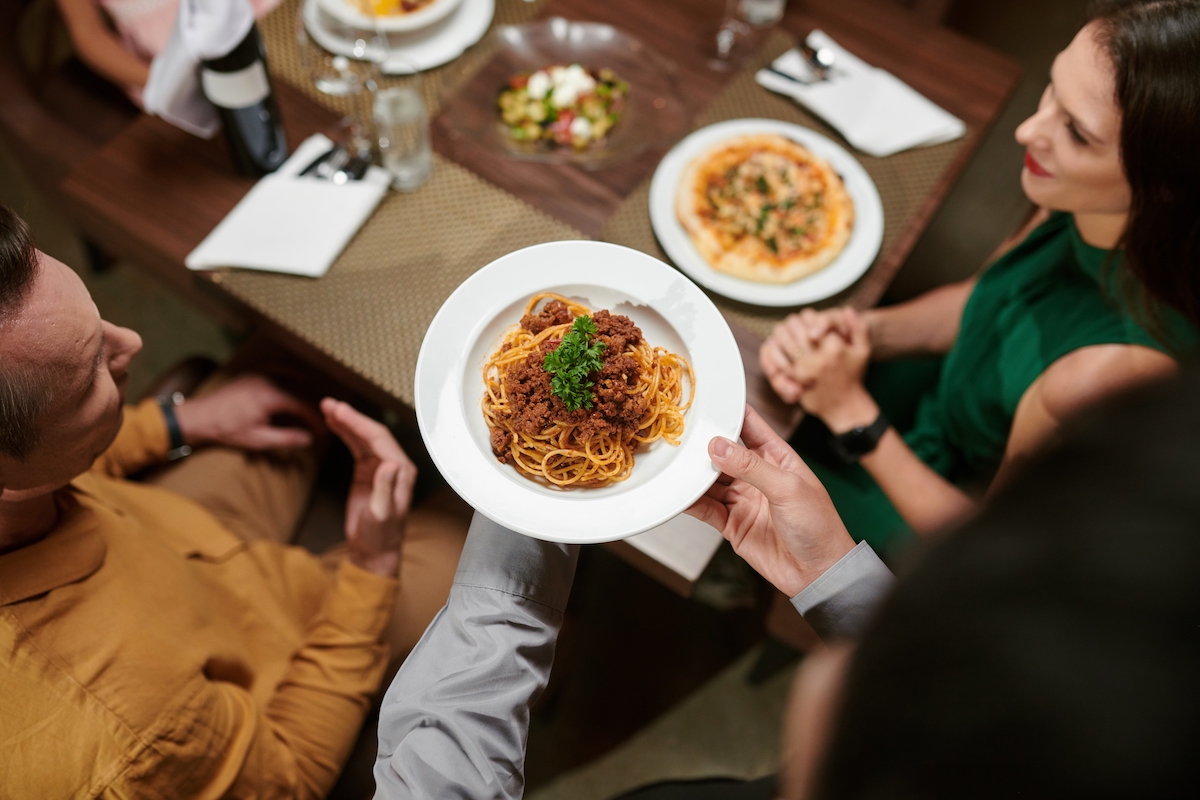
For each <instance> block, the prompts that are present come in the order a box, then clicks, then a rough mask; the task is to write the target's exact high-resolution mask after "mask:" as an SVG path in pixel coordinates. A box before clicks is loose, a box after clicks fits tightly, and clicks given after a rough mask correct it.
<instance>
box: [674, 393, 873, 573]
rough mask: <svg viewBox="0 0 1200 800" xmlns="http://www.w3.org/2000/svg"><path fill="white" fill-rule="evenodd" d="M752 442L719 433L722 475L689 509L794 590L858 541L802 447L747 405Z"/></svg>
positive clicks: (715, 448) (715, 452)
mask: <svg viewBox="0 0 1200 800" xmlns="http://www.w3.org/2000/svg"><path fill="white" fill-rule="evenodd" d="M742 440H743V441H744V442H745V443H746V444H747V446H748V449H747V447H742V446H741V445H739V444H737V443H736V442H731V441H729V440H728V439H724V438H721V437H717V438H715V439H713V440H712V441H711V442H710V443H709V445H708V453H709V456H710V457H711V458H712V460H713V464H715V465H716V466H717V468H718V469H720V470H721V472H722V475H721V477H720V478H718V479H717V482H716V483H715V484H713V486H712V488H710V489H709V490H708V492H707V493H706V494H705V495H704V497H701V498H700V499H699V500H697V501H696V503H695V505H693V506H692V507H691V508H689V509H688V512H687V513H689V514H691V515H692V516H693V517H696V518H697V519H699V520H701V521H703V522H707V523H708V524H709V525H712V526H713V527H714V528H716V529H717V530H719V531H720V532H721V534H722V535H723V536H724V537H725V538H726V539H728V540H729V542H730V544H732V545H733V550H734V552H736V553H737V554H738V555H739V556H741V557H742V558H744V559H745V560H746V562H747V563H748V564H749V565H750V566H752V567H754V569H755V570H756V571H757V572H758V573H759V574H760V575H762V576H763V577H764V578H766V579H767V580H768V581H770V582H771V583H772V584H774V586H775V587H776V588H777V589H779V590H780V591H781V592H783V593H784V594H786V595H787V596H788V597H795V596H796V595H798V594H799V593H800V592H801V591H802V590H803V589H804V588H805V587H807V586H808V585H809V584H810V583H812V582H813V581H814V580H816V579H817V578H818V577H819V576H820V575H821V574H822V573H823V572H825V570H827V569H829V568H830V567H831V566H833V565H834V564H835V563H837V561H838V559H840V558H841V557H842V556H844V555H845V554H846V553H848V552H850V550H851V549H852V548H853V547H854V540H853V539H851V538H850V534H849V533H847V531H846V526H845V525H844V524H843V523H842V520H841V517H839V516H838V513H837V510H836V509H834V507H833V501H831V500H830V499H829V494H828V493H827V492H826V491H825V487H824V486H822V485H821V482H820V481H819V480H817V476H816V475H814V474H813V473H812V470H810V469H809V468H808V467H807V466H806V465H805V463H804V462H803V461H801V460H800V456H798V455H796V451H794V450H792V448H791V447H789V446H788V444H787V442H785V441H783V440H782V439H780V438H779V436H777V435H776V434H775V431H773V430H771V427H770V426H769V425H767V423H766V422H764V421H763V419H762V417H760V416H759V415H758V414H757V413H755V412H754V410H753V409H751V408H750V407H749V406H747V407H746V421H745V424H744V425H743V426H742Z"/></svg>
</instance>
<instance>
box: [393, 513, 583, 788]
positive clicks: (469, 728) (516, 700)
mask: <svg viewBox="0 0 1200 800" xmlns="http://www.w3.org/2000/svg"><path fill="white" fill-rule="evenodd" d="M578 556H579V548H578V546H567V545H561V544H552V543H550V542H542V541H538V540H536V539H531V538H529V537H527V536H522V535H520V534H518V533H513V532H512V531H510V530H507V529H505V528H502V527H501V526H499V525H497V524H496V523H494V522H492V521H491V520H489V519H487V518H486V517H483V516H482V515H480V514H476V515H475V518H474V519H473V520H472V521H471V530H470V533H469V534H468V535H467V543H466V545H465V547H464V548H463V554H462V559H461V560H460V561H459V565H458V572H457V573H456V574H455V576H454V585H453V586H452V587H451V589H450V597H449V599H448V600H447V602H446V607H445V608H443V609H442V610H441V611H440V612H439V613H438V615H437V616H436V617H434V620H433V622H432V623H431V624H430V626H429V628H428V630H426V631H425V635H424V636H423V637H421V641H420V642H418V643H417V646H416V647H415V648H414V649H413V651H412V653H411V654H410V655H409V656H408V659H407V660H406V661H405V662H404V666H402V667H401V668H400V672H399V673H398V674H397V675H396V678H395V680H393V681H392V685H391V686H390V687H389V688H388V691H387V694H386V695H385V696H384V699H383V707H382V709H381V710H380V717H379V754H378V756H377V757H376V761H375V785H376V790H375V797H376V798H380V799H381V800H408V798H470V800H492V799H493V798H494V799H495V800H508V798H519V797H521V795H522V793H523V792H524V788H525V774H524V773H525V744H526V737H527V734H528V731H529V709H530V707H531V706H532V705H533V703H534V701H535V700H537V697H538V695H540V694H541V692H542V690H543V689H545V688H546V681H547V680H548V679H549V676H550V667H551V664H552V663H553V661H554V644H555V641H556V639H557V638H558V632H559V628H560V627H561V626H562V616H563V610H564V609H565V608H566V604H567V597H568V595H569V594H570V592H571V582H572V581H573V580H574V577H575V562H576V560H577V559H578Z"/></svg>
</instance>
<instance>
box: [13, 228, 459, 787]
mask: <svg viewBox="0 0 1200 800" xmlns="http://www.w3.org/2000/svg"><path fill="white" fill-rule="evenodd" d="M140 348H141V339H140V338H139V337H138V335H137V334H136V333H134V332H133V331H130V330H127V329H124V328H120V327H117V326H115V325H112V324H110V323H107V322H105V321H103V320H102V319H101V318H100V315H99V313H98V312H97V310H96V307H95V305H94V304H93V303H92V301H91V297H90V296H89V295H88V292H87V289H86V288H84V285H83V283H82V282H81V281H80V280H79V278H78V276H76V275H75V273H74V272H72V271H71V270H70V269H69V268H68V267H66V266H65V265H63V264H62V263H60V262H58V261H56V260H55V259H53V258H50V257H49V256H46V255H45V254H42V253H39V252H38V251H37V250H35V249H34V248H33V245H32V243H31V242H30V239H29V235H28V232H27V230H26V228H25V225H24V223H23V222H22V221H21V220H20V218H18V217H17V216H16V215H15V214H13V213H12V212H11V211H10V210H9V209H7V208H5V207H3V206H0V742H3V743H4V747H3V748H0V797H14V798H15V797H29V798H35V797H47V798H49V797H54V798H58V797H114V798H115V797H122V798H123V797H164V798H183V797H226V796H228V797H256V798H276V797H278V798H285V797H286V798H297V797H322V796H324V795H325V794H326V793H327V792H328V790H329V789H330V787H331V786H332V785H333V783H334V781H335V779H336V778H337V776H338V773H339V771H340V770H341V767H342V765H343V763H344V761H345V759H346V757H347V755H348V754H349V752H350V749H351V746H352V745H353V743H354V741H355V738H356V735H357V733H358V730H359V727H360V726H361V724H362V721H363V718H364V716H365V714H366V712H367V710H368V708H369V706H370V704H371V702H372V697H373V695H374V694H375V693H376V691H377V690H378V689H379V685H380V682H381V680H382V678H383V676H384V673H385V669H386V667H387V664H388V650H389V642H388V639H389V635H388V628H389V619H390V618H391V617H392V610H393V605H394V604H395V602H396V598H397V596H398V595H399V596H401V597H402V598H407V597H408V595H409V594H410V592H409V587H408V586H407V583H408V582H409V581H408V578H409V577H411V578H412V581H411V582H412V583H413V584H415V585H422V586H423V587H424V588H425V589H427V591H426V592H425V594H426V595H430V594H433V595H436V597H433V598H432V599H431V598H430V597H428V596H427V597H422V598H420V599H419V601H418V599H414V600H413V602H412V603H411V604H408V605H411V606H413V607H416V608H417V609H418V612H417V615H418V616H424V619H421V620H416V619H408V620H407V622H406V626H407V628H408V629H410V630H411V629H418V630H419V629H423V628H424V625H425V623H427V622H428V619H429V618H430V617H432V615H433V613H435V611H436V609H437V608H438V607H440V606H441V605H442V604H443V603H444V601H445V597H446V593H447V592H448V590H449V586H450V580H451V577H452V574H453V570H454V564H455V562H456V561H457V555H458V552H459V549H461V543H462V538H463V536H464V535H465V524H464V523H460V522H459V521H458V520H456V519H453V518H452V517H450V516H449V515H441V516H438V515H437V514H431V513H424V514H423V513H422V512H420V511H418V512H414V513H412V514H409V501H410V498H411V491H412V485H413V480H414V478H415V472H416V470H415V467H414V466H413V464H412V462H411V461H410V460H409V459H408V457H407V456H406V455H405V454H404V452H403V450H402V449H401V448H400V446H399V445H398V444H397V443H396V441H395V440H394V439H393V438H392V436H391V435H390V433H389V432H388V431H387V429H386V428H385V427H384V426H382V425H380V424H379V423H377V422H374V421H373V420H370V419H368V418H366V417H364V416H362V415H360V414H358V413H357V412H356V411H354V410H353V409H352V408H350V407H349V406H348V405H346V404H344V403H340V402H337V401H334V400H331V399H326V400H325V401H323V403H322V405H321V411H322V412H323V414H324V418H325V422H326V424H327V425H328V427H329V428H330V429H331V430H332V431H333V432H334V433H336V434H337V435H338V436H339V437H341V438H342V439H343V441H345V442H346V444H347V445H348V447H349V448H350V450H351V452H352V453H353V454H354V458H355V464H356V469H355V475H354V481H353V485H352V486H351V489H350V496H349V499H348V501H347V520H346V547H345V551H346V552H345V557H344V558H343V559H342V560H341V561H340V563H339V564H337V565H336V568H334V567H328V568H327V567H326V566H325V565H323V563H322V561H321V560H319V559H317V558H316V557H314V556H312V555H310V554H309V553H307V552H306V551H303V550H300V549H297V548H292V547H286V546H283V545H281V544H279V543H277V542H276V541H271V539H273V538H280V537H279V536H277V535H275V534H274V533H272V532H271V531H266V532H263V531H257V532H256V531H255V530H254V520H255V518H256V517H255V515H256V514H258V516H259V518H261V519H262V520H264V522H263V524H264V525H268V526H270V525H272V520H271V516H272V515H271V514H270V513H267V514H263V512H262V509H257V510H255V509H246V510H245V511H246V513H245V514H243V515H242V517H240V518H238V517H237V516H236V515H235V514H233V513H232V510H231V507H230V504H229V503H228V502H226V503H225V505H224V506H222V505H221V504H220V503H219V502H217V501H216V500H214V501H213V502H212V503H211V505H212V506H213V508H214V509H215V511H216V513H213V512H212V511H210V510H209V509H208V508H206V507H205V506H204V505H202V504H201V503H198V502H196V501H195V500H193V499H189V498H188V497H185V496H183V495H182V494H180V493H178V492H173V491H169V490H166V489H163V488H161V487H159V486H153V485H148V484H145V483H137V482H131V481H127V480H124V479H123V477H124V476H125V475H128V474H131V473H133V472H136V471H138V470H141V469H144V468H146V467H148V466H151V465H153V464H156V463H161V462H163V461H164V460H165V458H166V455H167V452H168V443H169V434H168V427H167V422H166V417H165V414H164V410H163V409H162V408H160V407H159V405H158V404H157V403H155V402H154V401H150V402H149V403H147V404H143V405H141V406H139V407H137V408H136V409H129V410H128V412H126V411H125V410H124V400H125V385H126V377H127V368H128V365H129V362H130V359H131V358H132V357H133V356H134V355H135V354H136V353H137V352H138V350H139V349H140ZM296 402H297V401H294V400H293V399H291V398H290V397H288V396H286V395H283V394H282V393H281V392H279V391H278V390H275V389H274V388H273V387H270V385H269V384H267V383H266V382H265V381H264V380H263V379H261V378H256V377H249V378H244V379H242V380H235V381H233V382H231V383H229V384H226V385H225V386H224V387H222V388H220V389H217V390H215V391H213V392H211V393H209V394H208V395H206V396H204V397H203V398H200V399H197V400H194V401H188V402H187V403H184V404H183V405H182V406H180V407H179V408H178V409H177V425H178V429H179V431H180V432H181V433H182V435H183V436H184V438H185V439H186V440H187V442H188V443H189V444H192V445H201V444H223V445H234V446H238V447H241V448H250V449H254V448H270V447H278V446H281V445H282V446H288V445H292V446H295V445H298V444H303V443H305V442H306V441H308V434H306V433H304V432H302V431H299V430H296V429H292V430H287V429H279V428H272V426H271V425H270V416H271V414H273V413H276V412H278V411H281V410H282V411H293V412H295V413H303V412H302V410H301V409H300V408H298V407H293V404H295V403H296ZM309 413H312V412H309ZM177 435H179V434H178V433H177ZM232 452H236V451H232ZM238 474H243V473H238ZM245 474H249V473H245ZM210 494H211V492H210ZM227 494H228V493H227ZM234 494H236V492H235V493H234ZM202 499H203V498H202ZM225 500H226V501H228V500H229V497H228V496H227V497H225ZM280 514H282V515H283V516H287V514H286V513H284V512H280ZM276 516H278V515H276ZM293 521H294V520H293ZM274 527H276V528H279V527H282V526H281V525H280V524H278V523H277V522H276V523H275V524H274ZM406 537H407V541H404V540H405V539H406ZM402 541H404V544H405V549H404V551H403V556H402V550H401V544H402ZM419 542H425V543H426V544H425V545H422V546H419V547H411V546H412V545H415V544H418V543H419ZM430 542H433V543H434V544H429V543H430ZM410 549H411V550H412V551H413V554H410ZM414 561H415V562H416V563H415V565H414V563H413V562H414ZM398 574H399V575H400V582H399V583H400V587H399V590H398V582H397V575H398ZM433 574H437V575H443V574H444V580H443V581H442V583H441V584H438V583H437V582H436V581H434V582H431V579H430V577H429V576H430V575H433ZM422 580H423V581H424V583H422ZM439 592H440V594H438V593H439ZM406 613H407V614H408V616H409V617H412V616H413V612H412V610H411V608H408V607H407V606H406V605H405V604H404V603H403V602H402V603H401V606H400V614H399V616H401V617H404V616H405V614H406ZM393 638H394V637H393ZM410 638H411V634H410ZM414 641H415V639H413V640H412V641H409V642H407V646H409V647H411V645H412V644H413V642H414ZM401 646H403V645H401Z"/></svg>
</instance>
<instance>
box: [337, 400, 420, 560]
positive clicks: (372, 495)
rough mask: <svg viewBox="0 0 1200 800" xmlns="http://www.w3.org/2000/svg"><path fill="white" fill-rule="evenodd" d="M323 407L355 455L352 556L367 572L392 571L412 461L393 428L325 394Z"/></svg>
mask: <svg viewBox="0 0 1200 800" xmlns="http://www.w3.org/2000/svg"><path fill="white" fill-rule="evenodd" d="M321 411H323V412H324V414H325V422H326V423H327V424H328V425H329V429H330V430H331V431H333V432H334V433H336V434H337V435H338V438H340V439H341V440H342V441H343V442H345V443H346V447H348V448H349V449H350V452H351V453H352V454H353V455H354V480H353V482H352V483H351V484H350V495H349V497H347V498H346V545H347V547H348V549H349V558H350V562H351V563H352V564H354V565H355V566H357V567H361V568H362V569H365V570H366V571H367V572H372V573H374V574H376V575H382V576H384V577H389V578H390V577H395V576H396V574H397V573H398V572H399V571H400V546H401V544H402V543H403V541H404V523H405V521H406V519H407V517H408V507H409V505H410V504H411V503H412V490H413V483H414V482H415V481H416V479H417V468H416V465H414V464H413V462H412V460H411V459H409V457H408V455H407V454H406V453H405V452H404V450H403V449H402V448H401V447H400V445H399V444H398V443H397V442H396V439H395V438H394V437H393V436H392V434H391V431H389V430H388V429H387V428H386V427H384V426H383V425H382V424H381V423H379V422H376V421H375V420H373V419H370V418H369V417H365V416H363V415H362V414H360V413H358V412H357V411H355V410H354V409H353V408H351V407H350V406H349V405H347V404H346V403H343V402H341V401H338V400H334V399H333V398H331V397H326V398H325V399H324V400H322V401H321Z"/></svg>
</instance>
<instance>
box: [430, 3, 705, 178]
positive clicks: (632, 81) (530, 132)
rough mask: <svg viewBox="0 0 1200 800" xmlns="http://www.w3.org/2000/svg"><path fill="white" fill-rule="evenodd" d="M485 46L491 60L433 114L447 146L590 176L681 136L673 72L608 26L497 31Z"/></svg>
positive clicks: (682, 109)
mask: <svg viewBox="0 0 1200 800" xmlns="http://www.w3.org/2000/svg"><path fill="white" fill-rule="evenodd" d="M492 37H493V44H494V47H495V55H494V56H493V57H492V59H491V60H490V61H489V62H488V63H487V64H486V65H485V66H484V67H483V68H482V69H481V70H480V71H479V73H478V74H476V75H475V76H474V77H472V78H471V79H470V80H469V81H468V82H467V84H466V85H465V86H463V88H462V89H461V90H460V91H459V92H458V93H457V95H456V96H455V97H454V98H452V99H451V100H450V101H449V102H448V103H447V104H446V105H445V107H444V109H443V111H442V114H441V120H440V126H439V127H440V128H441V129H442V130H444V131H445V132H446V133H447V134H448V135H449V136H451V137H454V138H460V139H469V140H471V141H472V142H474V143H476V144H478V145H481V146H483V147H484V148H486V149H488V150H491V151H493V152H495V153H497V154H498V155H502V156H507V157H511V158H516V159H524V160H531V161H543V162H550V163H559V164H576V165H579V166H582V167H586V168H599V167H602V166H604V165H605V164H609V163H613V162H616V161H624V160H627V159H631V158H633V157H635V156H637V155H638V154H640V153H642V152H644V151H646V150H647V149H649V148H652V147H655V146H658V145H665V144H668V143H670V142H672V141H674V140H675V139H677V138H679V136H680V135H681V134H682V133H683V132H684V128H685V126H686V125H687V122H688V116H689V115H688V109H687V107H686V105H685V103H684V100H683V98H682V95H681V92H680V89H679V78H678V73H679V71H678V68H677V67H676V66H675V64H674V63H673V62H672V61H670V60H668V59H667V58H665V57H664V56H662V55H659V54H658V53H656V52H655V51H654V50H652V49H651V48H649V47H647V46H646V45H644V44H642V43H641V42H640V41H638V40H637V39H635V38H633V37H632V36H630V35H629V34H627V33H624V32H622V31H620V30H618V29H617V28H614V27H612V26H611V25H604V24H600V23H594V22H572V21H569V20H565V19H562V18H559V17H555V18H552V19H548V20H544V21H542V22H534V23H530V24H527V25H502V26H499V27H497V29H496V30H495V31H494V32H493V33H492ZM573 65H578V67H573ZM552 67H559V68H562V69H559V70H552V69H551V68H552ZM579 67H582V70H581V69H579ZM534 73H540V75H538V76H537V77H533V78H531V79H530V76H531V75H532V74H534ZM583 73H586V75H587V76H586V77H585V76H584V75H583ZM527 79H529V80H527ZM502 95H507V96H506V97H503V98H502ZM502 102H503V106H504V108H503V110H502V108H501V105H502ZM527 106H528V107H530V108H531V110H532V113H525V111H524V108H525V107H527ZM505 117H507V121H506V119H505ZM579 117H585V118H587V121H586V122H582V121H579ZM572 122H574V127H572V125H571V123H572ZM514 129H522V130H521V131H520V132H517V133H516V135H514ZM539 129H541V130H543V131H546V133H541V134H539ZM596 129H600V130H603V136H602V138H593V137H592V134H594V132H595V130H596ZM604 129H607V130H604Z"/></svg>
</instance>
